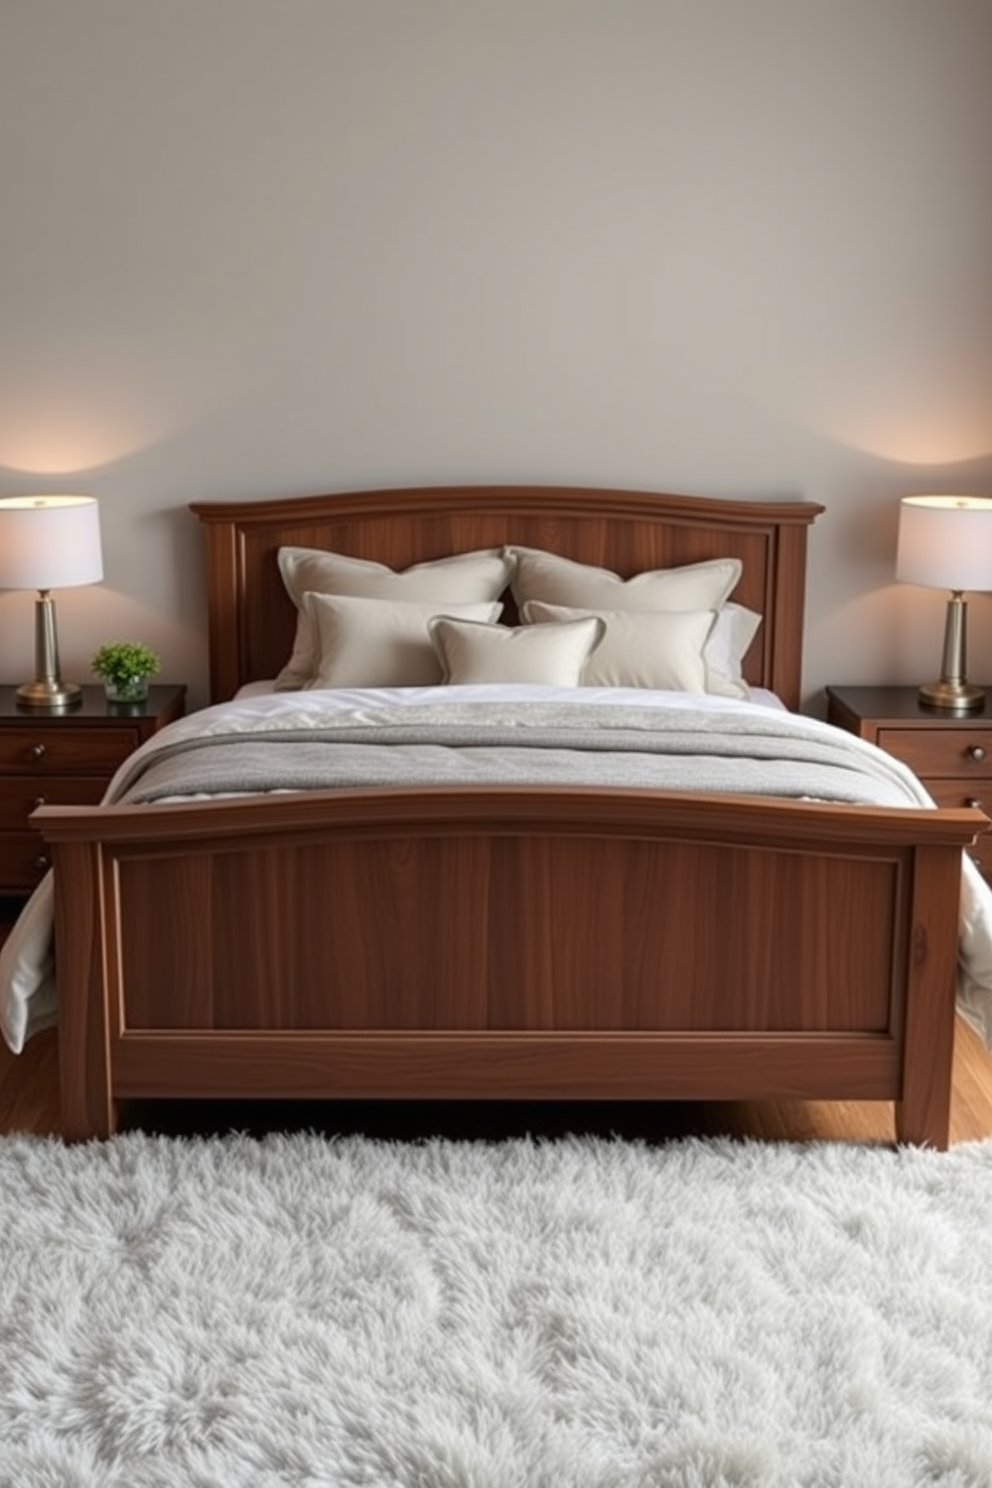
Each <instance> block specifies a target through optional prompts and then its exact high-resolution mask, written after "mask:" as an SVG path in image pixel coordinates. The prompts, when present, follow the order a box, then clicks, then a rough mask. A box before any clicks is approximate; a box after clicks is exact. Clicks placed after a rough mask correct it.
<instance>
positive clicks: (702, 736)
mask: <svg viewBox="0 0 992 1488" xmlns="http://www.w3.org/2000/svg"><path fill="white" fill-rule="evenodd" d="M411 782H413V783H417V784H423V785H436V784H451V783H466V782H468V783H478V782H496V783H517V784H519V783H546V784H548V785H555V784H563V785H582V784H589V785H595V786H598V787H603V786H618V787H627V788H629V787H637V788H646V789H655V790H692V791H707V792H728V793H733V794H739V793H747V794H753V795H763V796H786V797H791V798H794V799H805V800H817V801H836V802H847V803H863V804H869V805H875V806H898V807H905V806H913V807H921V808H926V807H928V806H932V805H933V802H932V800H931V799H930V797H929V796H928V795H927V793H926V791H925V790H924V788H923V787H922V785H921V784H920V782H919V781H918V780H917V779H916V777H915V776H914V775H913V774H912V772H911V771H910V770H908V769H907V767H906V766H904V765H903V764H901V762H899V761H898V760H896V759H894V758H892V757H891V756H889V755H887V754H885V753H884V752H882V751H881V750H879V749H877V748H875V747H874V746H873V745H871V744H868V743H866V742H865V741H863V740H860V739H857V738H855V737H854V736H853V735H850V734H847V733H845V732H843V731H842V730H839V729H836V728H834V727H832V726H830V725H828V724H825V723H821V722H819V721H817V720H815V719H809V718H805V717H801V716H799V715H796V714H792V713H788V712H785V711H784V710H781V709H774V708H768V707H765V706H762V705H761V704H758V703H753V702H742V701H739V700H734V699H726V698H713V697H707V696H704V695H701V694H688V693H672V692H651V691H646V690H644V689H635V688H612V687H603V688H598V687H588V688H583V689H581V690H579V691H576V690H574V689H572V688H567V687H536V686H528V685H518V686H498V687H494V686H490V687H485V686H480V687H472V686H466V687H458V686H455V687H452V686H439V687H424V688H396V689H342V690H340V691H326V692H321V691H306V692H295V693H293V694H291V695H287V694H283V693H277V692H272V693H264V694H261V695H257V694H256V695H254V696H250V697H241V698H239V699H236V700H234V701H233V702H230V703H224V704H218V705H215V706H213V707H210V708H207V709H204V710H203V711H202V712H200V713H198V714H193V715H190V716H189V717H188V718H186V719H183V720H180V721H178V722H177V723H175V724H172V725H170V726H169V727H168V728H167V729H164V730H163V731H162V732H161V733H160V734H158V735H156V736H155V737H154V738H153V739H151V740H149V741H148V742H147V743H146V744H144V745H143V746H142V747H141V748H140V749H139V750H138V751H136V753H135V754H134V755H132V756H131V757H130V759H129V760H128V761H126V762H125V764H124V765H123V766H122V767H121V769H120V770H119V771H118V773H117V775H116V776H115V778H114V780H113V782H112V783H111V786H110V788H109V790H108V793H107V800H108V801H111V802H132V803H161V804H168V803H170V802H175V801H179V800H183V799H189V798H197V799H202V798H206V797H219V796H228V795H242V794H245V793H254V792H284V791H301V790H318V789H329V788H337V787H347V786H369V785H372V786H376V785H391V784H392V785H395V784H400V783H402V784H408V783H411ZM962 882H963V886H962V897H961V939H960V960H959V986H958V992H959V1005H960V1007H961V1010H962V1012H963V1013H964V1014H965V1016H967V1017H968V1018H969V1020H970V1021H971V1022H972V1023H973V1024H974V1025H975V1026H976V1027H977V1028H978V1030H979V1032H980V1033H981V1034H982V1036H983V1038H984V1039H985V1041H986V1043H988V1044H990V1045H992V893H990V891H989V889H988V888H987V886H986V885H985V883H984V881H983V880H982V879H981V877H980V875H979V874H978V871H977V869H976V868H975V866H974V864H973V863H972V862H971V860H970V859H969V858H967V857H965V858H964V863H963V881H962ZM51 901H52V891H51V875H49V877H48V879H46V881H45V882H44V883H43V885H42V886H41V887H40V888H39V890H38V891H36V894H35V896H34V898H33V899H32V901H31V903H30V905H29V906H28V909H27V910H26V911H25V913H24V915H22V917H21V920H20V921H19V922H18V925H17V926H16V927H15V929H14V931H13V933H12V935H11V937H10V938H9V940H8V942H7V945H6V946H5V947H4V949H3V952H2V953H0V997H2V1002H0V1015H2V1016H0V1022H2V1027H3V1032H4V1036H5V1038H6V1041H7V1043H8V1045H9V1046H10V1047H11V1048H12V1049H13V1050H15V1052H16V1051H17V1050H19V1049H20V1048H21V1047H22V1045H23V1042H24V1040H25V1038H26V1037H28V1036H29V1035H30V1034H31V1033H32V1032H34V1031H35V1029H37V1028H38V1027H41V1026H44V1024H45V1023H49V1022H51V1021H53V1019H54V1012H55V1008H54V993H53V987H52V964H51Z"/></svg>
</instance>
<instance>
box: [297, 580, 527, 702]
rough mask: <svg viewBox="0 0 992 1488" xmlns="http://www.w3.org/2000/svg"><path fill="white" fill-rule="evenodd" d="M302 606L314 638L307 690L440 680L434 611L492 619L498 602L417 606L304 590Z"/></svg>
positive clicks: (410, 684)
mask: <svg viewBox="0 0 992 1488" xmlns="http://www.w3.org/2000/svg"><path fill="white" fill-rule="evenodd" d="M304 604H305V607H306V611H307V614H308V617H309V619H310V621H311V625H312V628H313V634H314V638H315V641H316V645H315V648H314V651H315V655H314V673H313V676H312V677H311V678H310V681H309V682H307V684H306V687H307V688H308V689H311V690H312V689H315V688H320V687H430V686H432V685H434V684H436V683H438V682H440V681H441V663H440V662H439V660H438V658H437V654H436V652H435V650H434V647H433V645H432V643H431V637H430V632H429V630H428V624H429V622H430V621H431V620H432V619H433V618H434V616H435V615H437V614H439V613H441V612H443V613H445V614H451V615H457V616H458V617H459V618H460V619H464V620H476V621H479V622H482V621H492V622H494V621H496V620H498V619H499V617H500V613H501V612H502V609H503V606H502V605H500V604H466V605H444V604H417V603H415V602H414V601H412V600H411V601H403V600H398V601H395V602H393V601H391V600H385V599H357V598H355V597H354V596H352V595H346V594H339V595H334V594H307V595H305V596H304Z"/></svg>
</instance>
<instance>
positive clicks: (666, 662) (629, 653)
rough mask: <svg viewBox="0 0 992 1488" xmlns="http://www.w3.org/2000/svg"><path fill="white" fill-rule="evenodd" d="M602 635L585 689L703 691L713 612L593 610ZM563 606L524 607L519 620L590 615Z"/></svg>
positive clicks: (534, 604) (588, 667)
mask: <svg viewBox="0 0 992 1488" xmlns="http://www.w3.org/2000/svg"><path fill="white" fill-rule="evenodd" d="M591 613H592V617H593V618H598V619H600V620H602V622H603V638H602V640H601V641H600V643H599V645H598V646H597V647H596V650H595V651H594V652H593V654H592V655H591V656H590V658H589V660H588V662H587V663H586V666H585V669H584V671H583V673H582V683H583V686H585V687H652V688H665V689H667V690H670V691H676V692H705V691H706V662H705V660H704V659H703V648H704V647H705V645H706V641H707V638H708V637H709V633H710V631H711V630H712V628H713V621H714V620H715V619H716V613H715V611H713V610H685V611H681V612H680V611H672V612H664V613H662V612H661V611H657V610H644V611H638V610H596V611H593V612H591ZM589 615H590V611H588V610H575V609H569V608H568V607H566V606H564V605H546V604H538V603H537V601H536V600H534V601H531V603H530V604H527V605H524V611H523V615H522V617H521V618H522V619H523V620H524V621H525V622H526V623H527V624H528V625H535V626H537V627H539V628H540V627H542V626H544V625H546V624H548V623H552V624H561V622H562V621H566V620H578V619H581V618H583V617H586V616H589Z"/></svg>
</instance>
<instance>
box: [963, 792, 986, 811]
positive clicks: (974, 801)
mask: <svg viewBox="0 0 992 1488" xmlns="http://www.w3.org/2000/svg"><path fill="white" fill-rule="evenodd" d="M964 804H965V805H966V806H971V807H973V808H974V810H975V811H984V810H985V803H984V801H980V800H979V799H978V797H977V796H969V797H968V799H967V801H965V803H964Z"/></svg>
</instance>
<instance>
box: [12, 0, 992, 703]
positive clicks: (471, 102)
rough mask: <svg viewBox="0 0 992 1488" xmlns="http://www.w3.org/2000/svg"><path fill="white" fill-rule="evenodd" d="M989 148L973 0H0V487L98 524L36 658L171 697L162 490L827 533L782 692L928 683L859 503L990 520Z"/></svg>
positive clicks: (189, 549)
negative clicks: (449, 487)
mask: <svg viewBox="0 0 992 1488" xmlns="http://www.w3.org/2000/svg"><path fill="white" fill-rule="evenodd" d="M990 145H992V0H0V494H4V495H11V494H16V493H20V492H23V491H44V490H51V489H63V490H72V491H90V492H93V493H94V494H96V495H98V496H99V497H100V499H101V502H102V512H103V521H104V542H105V560H106V568H107V576H106V581H105V583H104V585H103V586H101V587H100V588H97V589H91V590H75V591H64V593H63V594H62V595H61V597H60V614H61V616H62V650H63V661H64V663H65V668H64V669H65V671H66V672H67V674H73V675H76V676H80V675H81V673H85V670H86V661H87V658H88V656H89V654H90V652H91V650H92V649H93V647H94V646H95V645H96V644H97V643H98V642H100V641H102V640H105V639H108V638H112V637H118V636H135V637H138V638H141V639H145V640H147V641H149V642H151V643H152V644H154V645H157V646H158V647H159V648H160V649H161V650H162V652H163V654H164V657H165V674H166V675H167V676H169V677H174V678H188V679H189V680H190V681H191V682H192V683H193V684H194V698H195V700H197V701H202V700H203V698H204V695H205V679H206V663H205V655H204V642H203V633H204V616H203V605H202V597H201V587H202V568H201V563H200V550H199V534H198V531H197V530H196V528H195V524H194V522H193V520H192V518H190V517H189V516H188V514H187V513H186V511H185V503H186V502H187V501H189V500H192V499H196V498H209V499H214V500H221V499H224V498H228V497H248V498H256V497H263V496H269V495H274V494H277V493H283V492H285V493H289V492H296V493H300V492H311V491H320V490H333V489H336V488H348V487H353V486H364V485H378V484H392V483H397V484H416V483H420V482H431V481H442V482H443V481H450V480H480V481H492V480H510V481H513V480H522V481H552V482H577V483H583V484H614V485H630V486H636V487H652V488H657V489H667V490H675V491H692V492H701V493H710V494H717V495H730V496H743V497H748V496H759V495H766V494H770V495H773V496H783V497H795V496H802V497H808V498H810V499H812V500H815V501H820V502H823V503H825V505H826V506H827V509H828V510H827V513H826V514H825V516H824V517H823V518H822V519H821V521H820V523H819V524H818V526H817V528H816V529H814V533H813V539H812V559H811V572H810V592H809V603H808V642H807V663H806V672H807V682H808V687H809V705H810V706H811V707H814V708H815V707H816V706H817V705H818V704H817V697H818V690H819V689H820V687H821V686H822V684H823V683H824V681H826V680H848V681H855V680H865V681H867V680H881V679H886V678H889V679H892V680H913V681H916V680H922V679H923V677H924V676H929V675H931V674H933V673H935V672H936V671H937V669H938V663H939V643H940V628H941V625H942V614H943V604H944V597H943V595H941V594H939V593H936V592H930V591H925V590H918V589H909V588H906V587H905V586H896V585H895V584H894V583H893V580H892V565H893V553H894V540H895V520H896V505H897V501H898V498H899V496H900V495H902V494H904V493H906V492H909V491H919V490H933V489H940V490H955V491H956V490H962V491H977V492H983V493H986V494H992V169H990V166H992V160H990V156H992V150H990ZM30 603H31V602H30V598H29V597H28V596H26V595H22V594H5V595H2V596H0V677H3V678H5V679H8V680H10V679H17V680H20V678H21V676H23V675H28V674H30V672H31V669H32V639H31V609H30ZM971 618H972V630H971V653H972V663H973V664H972V668H971V670H972V673H973V674H974V675H978V674H984V675H985V676H987V677H992V599H990V598H989V597H988V596H979V597H976V598H975V599H974V601H973V604H972V607H971Z"/></svg>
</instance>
